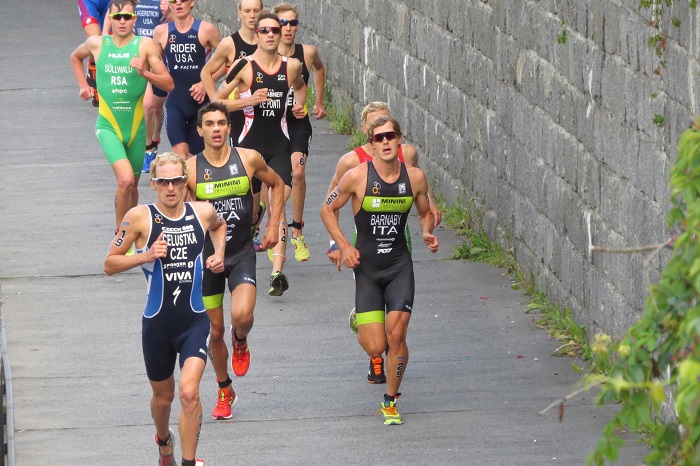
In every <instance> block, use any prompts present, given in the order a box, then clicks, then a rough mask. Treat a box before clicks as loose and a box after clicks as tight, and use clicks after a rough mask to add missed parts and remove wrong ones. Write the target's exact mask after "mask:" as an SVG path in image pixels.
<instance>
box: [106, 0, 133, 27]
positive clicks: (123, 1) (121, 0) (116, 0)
mask: <svg viewBox="0 0 700 466" xmlns="http://www.w3.org/2000/svg"><path fill="white" fill-rule="evenodd" d="M136 2H138V0H112V1H111V2H109V8H107V11H111V10H112V7H113V6H114V7H117V11H122V10H124V7H125V6H127V5H131V6H132V7H133V8H134V12H135V11H136ZM100 26H102V25H100Z"/></svg>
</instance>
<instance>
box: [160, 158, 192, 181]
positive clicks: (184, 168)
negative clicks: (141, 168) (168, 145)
mask: <svg viewBox="0 0 700 466" xmlns="http://www.w3.org/2000/svg"><path fill="white" fill-rule="evenodd" d="M168 163H173V164H179V165H180V167H182V174H183V175H184V176H187V175H188V170H187V163H186V162H185V159H183V158H182V157H180V156H179V155H177V154H176V153H175V152H163V153H162V154H158V155H156V158H155V159H153V162H151V179H153V178H156V168H157V167H160V166H161V165H166V164H168Z"/></svg>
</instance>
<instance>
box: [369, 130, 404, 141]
mask: <svg viewBox="0 0 700 466" xmlns="http://www.w3.org/2000/svg"><path fill="white" fill-rule="evenodd" d="M397 136H398V134H396V131H387V132H385V133H377V134H375V135H374V136H370V137H369V139H370V141H374V142H382V141H384V139H386V140H387V141H393V140H394V139H396V137H397Z"/></svg>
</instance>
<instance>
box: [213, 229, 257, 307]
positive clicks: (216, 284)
mask: <svg viewBox="0 0 700 466" xmlns="http://www.w3.org/2000/svg"><path fill="white" fill-rule="evenodd" d="M255 263H256V256H255V248H254V247H253V242H252V241H249V242H248V244H247V245H246V246H245V247H244V248H243V249H240V250H238V251H236V253H235V254H233V255H231V256H227V257H225V258H224V272H223V273H213V272H211V271H210V270H209V269H206V268H205V269H204V275H203V277H202V296H203V297H204V307H206V308H207V309H214V308H216V307H218V306H221V305H222V304H223V299H224V291H225V287H226V281H227V280H228V290H229V291H230V292H232V291H233V290H234V289H235V288H236V287H237V286H238V285H240V284H243V283H248V284H250V285H253V286H256V278H255V277H256V275H255Z"/></svg>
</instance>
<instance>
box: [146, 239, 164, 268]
mask: <svg viewBox="0 0 700 466" xmlns="http://www.w3.org/2000/svg"><path fill="white" fill-rule="evenodd" d="M147 254H148V262H153V261H155V260H156V259H162V258H163V257H166V256H167V255H168V243H166V242H165V240H164V239H163V233H162V232H161V233H160V235H159V236H158V239H156V240H155V241H154V242H153V244H152V245H151V247H150V248H148V251H147Z"/></svg>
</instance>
